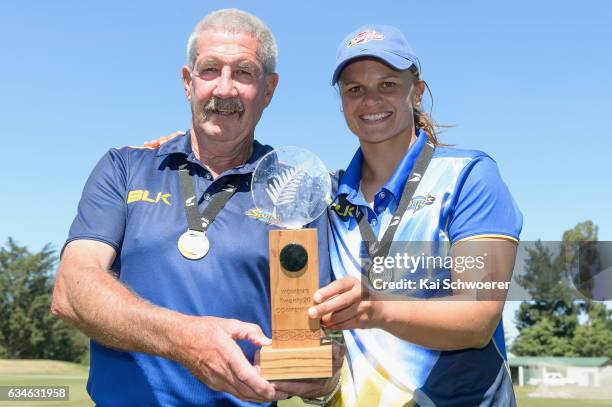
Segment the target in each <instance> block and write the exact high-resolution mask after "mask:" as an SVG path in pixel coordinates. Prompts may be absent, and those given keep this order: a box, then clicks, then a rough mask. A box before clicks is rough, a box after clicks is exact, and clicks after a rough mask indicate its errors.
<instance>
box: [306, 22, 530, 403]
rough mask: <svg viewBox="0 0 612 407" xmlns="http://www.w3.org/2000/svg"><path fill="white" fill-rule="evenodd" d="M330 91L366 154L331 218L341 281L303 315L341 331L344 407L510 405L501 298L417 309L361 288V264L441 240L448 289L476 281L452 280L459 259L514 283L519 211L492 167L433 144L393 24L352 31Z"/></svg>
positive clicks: (428, 297) (416, 80)
mask: <svg viewBox="0 0 612 407" xmlns="http://www.w3.org/2000/svg"><path fill="white" fill-rule="evenodd" d="M332 83H333V84H337V86H338V89H339V92H340V95H341V98H342V107H343V112H344V117H345V119H346V123H347V125H348V126H349V128H350V130H351V131H352V132H353V133H354V134H355V135H356V136H357V138H358V141H359V145H360V147H359V149H358V150H357V152H356V153H355V156H354V157H353V159H352V161H351V162H350V164H349V166H348V167H347V169H346V172H344V174H343V175H342V176H341V178H340V179H339V185H338V192H337V196H336V202H337V203H338V204H337V205H336V206H335V210H332V211H330V223H331V231H332V235H333V240H332V241H331V243H330V245H331V248H330V253H331V255H332V267H333V271H334V275H335V281H334V282H332V283H331V284H330V285H328V286H326V287H324V288H321V289H319V290H318V291H317V292H316V293H315V296H314V299H315V306H313V307H312V308H311V309H310V310H309V312H310V315H311V317H313V318H321V320H322V323H323V324H324V325H326V326H328V327H330V328H334V329H342V330H344V337H345V340H346V344H347V353H348V354H347V356H348V359H349V369H347V370H346V372H345V375H344V380H343V385H342V391H341V397H340V398H336V405H344V406H353V405H358V406H377V405H381V406H382V405H384V406H395V405H397V406H404V405H419V406H447V405H448V406H512V405H515V400H514V394H513V390H512V383H511V380H510V375H509V372H508V369H507V364H506V356H505V345H504V335H503V329H502V324H501V313H502V310H503V304H504V302H503V299H504V295H505V292H502V295H501V296H498V297H493V298H491V297H487V299H489V300H488V301H485V300H474V299H473V298H471V297H468V298H471V300H469V301H460V300H459V301H458V300H456V297H460V295H464V294H466V292H465V291H462V290H461V288H455V287H453V289H451V290H448V289H447V290H444V289H438V290H431V289H430V288H431V287H419V286H416V289H415V290H412V293H413V294H416V297H418V298H420V299H419V300H412V301H409V300H408V298H407V297H400V296H398V294H397V293H395V294H393V295H391V296H388V298H385V300H381V299H380V298H379V297H377V291H376V290H372V287H371V286H370V289H369V290H364V288H363V287H365V286H366V285H368V284H369V283H372V282H374V283H376V278H372V277H376V274H372V269H370V270H369V272H368V270H364V268H363V267H362V264H361V260H362V259H363V258H364V257H367V258H369V259H370V260H371V261H373V262H374V264H377V263H376V259H375V257H379V258H382V259H383V260H384V257H386V258H394V257H393V256H396V257H395V258H394V259H395V260H397V255H398V254H399V256H400V260H401V259H402V256H403V255H405V254H410V253H405V252H402V250H401V249H397V247H401V246H402V245H399V246H398V245H392V244H391V243H392V242H393V243H394V244H395V243H398V242H405V243H406V242H408V243H410V242H413V243H416V242H426V243H427V244H429V245H430V246H431V245H432V243H433V244H434V246H435V247H436V249H435V250H436V253H437V254H439V255H443V254H444V253H441V251H443V249H442V248H443V247H445V244H446V245H447V246H446V247H450V249H449V251H448V253H446V254H448V256H449V258H450V259H451V260H453V261H455V266H453V267H450V271H448V270H447V271H448V273H449V275H448V276H447V277H448V278H447V279H446V280H449V281H455V282H457V281H459V280H461V279H469V278H470V277H469V276H466V274H467V273H466V272H464V273H463V274H461V275H460V273H459V272H458V270H459V267H458V265H459V264H460V263H459V262H458V260H459V259H465V258H466V256H472V257H478V255H479V254H480V255H481V256H482V257H480V259H481V261H482V262H483V264H484V265H485V267H484V269H485V273H486V279H487V281H492V280H495V279H497V280H500V279H501V280H506V281H508V280H509V278H510V274H511V272H512V268H513V264H514V256H515V253H516V243H517V242H518V238H519V233H520V230H521V226H522V216H521V214H520V212H519V210H518V208H517V206H516V204H515V203H514V200H513V199H512V197H511V195H510V193H509V191H508V189H507V187H506V186H505V184H504V183H503V181H502V179H501V177H500V174H499V171H498V169H497V165H496V164H495V161H493V159H491V158H490V157H489V156H488V155H486V154H485V153H483V152H480V151H472V150H459V149H453V148H448V147H443V146H440V145H439V143H438V140H437V137H436V126H435V125H434V124H433V122H432V121H431V119H430V118H429V116H428V115H427V114H426V113H424V111H423V109H422V107H421V99H422V96H423V92H424V89H425V83H424V82H423V81H422V80H421V79H420V69H419V63H418V60H417V58H416V56H415V54H414V52H413V51H412V49H411V47H410V46H409V44H408V42H407V41H406V39H405V38H404V36H403V35H402V33H401V32H400V31H399V30H397V29H396V28H394V27H389V26H379V25H368V26H364V27H360V28H359V29H357V30H356V31H355V32H353V33H351V34H349V35H348V36H347V37H346V39H345V40H343V41H342V43H341V44H340V46H339V49H338V56H337V60H336V64H335V70H334V73H333V77H332ZM415 187H416V189H415ZM364 241H366V242H369V244H368V245H365V246H364V244H363V243H362V242H364ZM376 241H380V243H379V244H378V245H372V246H370V243H372V242H376ZM467 241H470V243H466V242H467ZM404 247H406V245H404ZM364 253H365V254H364ZM428 253H429V252H428ZM484 253H486V254H484ZM411 254H414V253H411ZM423 255H425V253H423ZM403 258H405V256H404V257H403ZM391 262H393V261H391ZM382 264H383V263H382V262H379V263H378V265H379V266H381V265H382ZM394 264H395V265H394V266H393V267H395V268H398V267H399V268H401V266H402V265H401V264H398V263H397V262H396V263H394ZM415 264H416V263H415ZM450 264H452V262H451V263H450ZM462 264H463V263H462ZM404 266H405V264H404ZM404 271H405V270H404ZM414 271H415V270H413V273H412V279H413V280H414V281H415V282H416V280H419V279H420V280H423V278H425V277H427V275H424V274H422V271H423V270H422V267H421V269H419V270H418V272H416V273H414ZM461 271H463V270H462V269H461ZM408 274H410V273H408ZM364 277H367V278H364ZM429 277H431V275H429ZM379 280H380V279H379ZM368 281H369V283H368ZM416 283H417V284H418V282H416ZM374 285H375V286H376V284H374ZM380 285H381V282H380V281H378V286H379V287H377V288H380ZM428 290H429V291H428ZM450 294H455V297H451V296H448V295H450ZM467 294H473V293H467ZM480 294H481V292H478V295H479V298H480ZM440 295H446V297H445V296H443V297H442V298H440ZM461 298H462V299H465V298H466V297H465V296H463V297H460V299H461ZM391 299H393V300H391Z"/></svg>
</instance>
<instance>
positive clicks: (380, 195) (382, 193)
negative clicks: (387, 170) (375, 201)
mask: <svg viewBox="0 0 612 407" xmlns="http://www.w3.org/2000/svg"><path fill="white" fill-rule="evenodd" d="M378 196H379V197H380V199H383V198H384V197H385V191H382V192H381V193H380V194H378Z"/></svg>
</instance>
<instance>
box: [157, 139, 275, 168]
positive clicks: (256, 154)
mask: <svg viewBox="0 0 612 407" xmlns="http://www.w3.org/2000/svg"><path fill="white" fill-rule="evenodd" d="M272 150H273V149H272V147H270V146H268V145H263V144H261V143H260V142H258V141H257V140H253V152H252V153H251V157H249V159H248V160H247V162H246V163H244V164H242V165H239V166H237V167H234V168H233V169H232V170H228V171H231V172H232V173H237V174H247V173H249V172H253V171H255V167H256V166H257V163H258V162H259V160H260V159H261V158H262V157H263V156H264V155H265V154H267V153H268V152H270V151H272ZM170 154H182V155H184V156H186V157H187V161H191V162H196V163H200V161H198V160H197V159H196V158H195V155H194V154H193V149H192V148H191V132H190V130H188V131H187V132H186V133H185V134H183V135H181V136H177V137H175V138H173V139H172V140H170V141H167V142H165V143H164V144H162V145H161V146H160V147H159V149H158V150H157V156H167V155H170ZM200 165H201V163H200Z"/></svg>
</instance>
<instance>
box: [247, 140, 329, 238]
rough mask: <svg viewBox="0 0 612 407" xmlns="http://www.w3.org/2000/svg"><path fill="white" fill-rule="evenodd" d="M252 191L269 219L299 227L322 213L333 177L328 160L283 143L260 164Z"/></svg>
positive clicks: (257, 204)
mask: <svg viewBox="0 0 612 407" xmlns="http://www.w3.org/2000/svg"><path fill="white" fill-rule="evenodd" d="M251 194H252V195H253V201H254V202H255V206H257V208H258V209H259V211H261V213H260V216H261V217H262V218H263V219H265V220H266V221H267V222H268V223H271V224H274V225H278V226H281V227H284V228H287V229H299V228H301V227H303V226H304V225H306V224H308V223H310V222H312V221H313V220H315V219H316V218H317V217H319V215H321V214H322V213H323V211H324V210H325V208H326V207H327V205H328V204H329V202H330V195H331V179H330V176H329V173H328V171H327V168H326V167H325V164H323V162H322V161H321V160H320V159H319V157H317V156H316V155H314V154H313V153H311V152H310V151H308V150H306V149H304V148H301V147H294V146H287V147H280V148H277V149H274V150H272V151H270V152H269V153H267V154H266V155H264V156H263V157H262V158H261V160H260V161H259V163H258V164H257V167H256V168H255V172H254V173H253V180H252V181H251Z"/></svg>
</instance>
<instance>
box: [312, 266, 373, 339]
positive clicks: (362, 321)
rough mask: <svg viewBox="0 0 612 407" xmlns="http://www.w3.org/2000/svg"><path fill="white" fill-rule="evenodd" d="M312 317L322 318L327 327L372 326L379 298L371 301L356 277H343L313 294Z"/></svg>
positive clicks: (322, 322) (351, 327)
mask: <svg viewBox="0 0 612 407" xmlns="http://www.w3.org/2000/svg"><path fill="white" fill-rule="evenodd" d="M313 298H314V304H315V305H314V306H312V307H310V308H309V309H308V315H309V316H310V317H311V318H321V324H323V325H324V326H326V327H328V328H330V329H338V330H340V329H354V328H375V327H377V326H378V322H379V321H378V320H379V318H380V315H379V314H380V313H379V308H380V302H379V301H372V300H371V297H370V294H369V291H368V290H367V288H364V287H362V285H361V281H359V280H358V279H356V278H355V277H344V278H341V279H340V280H336V281H334V282H332V283H331V284H328V285H327V286H325V287H323V288H320V289H319V290H317V291H316V292H315V293H314V296H313Z"/></svg>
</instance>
